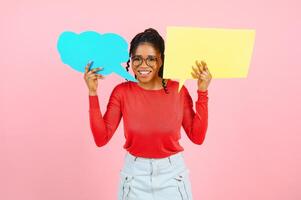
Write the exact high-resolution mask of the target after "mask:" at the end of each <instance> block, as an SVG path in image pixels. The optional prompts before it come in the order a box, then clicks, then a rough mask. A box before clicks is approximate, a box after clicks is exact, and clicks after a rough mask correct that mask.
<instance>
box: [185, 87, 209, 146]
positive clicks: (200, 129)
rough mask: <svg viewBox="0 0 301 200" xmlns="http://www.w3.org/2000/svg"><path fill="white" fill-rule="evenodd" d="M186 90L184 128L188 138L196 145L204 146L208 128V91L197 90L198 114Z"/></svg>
mask: <svg viewBox="0 0 301 200" xmlns="http://www.w3.org/2000/svg"><path fill="white" fill-rule="evenodd" d="M183 89H184V113H183V121H182V126H183V128H184V130H185V132H186V134H187V136H188V138H189V139H190V140H191V141H192V142H193V143H195V144H199V145H200V144H202V143H203V141H204V139H205V135H206V131H207V127H208V90H206V91H204V92H203V91H201V90H197V93H198V100H197V101H196V102H195V104H196V112H194V110H193V102H192V99H191V96H190V95H189V92H188V90H187V89H186V87H185V86H183Z"/></svg>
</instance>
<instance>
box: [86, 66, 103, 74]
mask: <svg viewBox="0 0 301 200" xmlns="http://www.w3.org/2000/svg"><path fill="white" fill-rule="evenodd" d="M100 70H103V67H98V68H94V69H92V70H90V71H89V72H88V75H90V74H94V73H95V72H98V71H100Z"/></svg>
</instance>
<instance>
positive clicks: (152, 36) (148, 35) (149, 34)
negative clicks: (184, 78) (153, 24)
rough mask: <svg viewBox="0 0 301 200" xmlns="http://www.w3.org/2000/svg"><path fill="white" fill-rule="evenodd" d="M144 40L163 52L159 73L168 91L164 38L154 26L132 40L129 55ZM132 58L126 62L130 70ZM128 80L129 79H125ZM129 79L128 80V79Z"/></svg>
mask: <svg viewBox="0 0 301 200" xmlns="http://www.w3.org/2000/svg"><path fill="white" fill-rule="evenodd" d="M142 42H148V43H151V44H152V45H153V46H154V47H155V48H156V49H157V50H159V52H160V53H161V60H162V66H161V67H160V69H159V72H158V75H159V77H161V78H162V86H163V88H164V91H165V93H166V94H167V93H168V90H167V87H166V79H164V78H163V66H164V50H165V45H164V40H163V38H162V37H161V35H160V34H159V33H158V31H156V30H155V29H153V28H148V29H145V30H144V32H141V33H138V34H137V35H136V36H135V37H134V38H133V39H132V41H131V45H130V51H129V57H131V55H132V53H133V52H134V51H135V50H136V48H137V47H138V45H139V44H140V43H142ZM129 63H130V59H129V60H128V61H127V63H126V71H129V67H130V64H129ZM135 78H136V79H137V76H136V74H135ZM125 80H127V79H125ZM127 81H128V80H127Z"/></svg>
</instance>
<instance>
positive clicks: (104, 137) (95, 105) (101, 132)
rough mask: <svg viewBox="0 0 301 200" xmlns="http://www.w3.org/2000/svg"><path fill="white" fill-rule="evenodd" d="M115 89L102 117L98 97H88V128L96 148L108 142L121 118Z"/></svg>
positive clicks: (118, 97) (119, 99) (117, 94)
mask: <svg viewBox="0 0 301 200" xmlns="http://www.w3.org/2000/svg"><path fill="white" fill-rule="evenodd" d="M117 88H118V87H115V88H114V89H113V91H112V93H111V96H110V99H109V102H108V105H107V110H106V112H105V114H104V116H102V114H101V111H100V107H99V102H98V96H90V95H89V117H90V118H89V119H90V128H91V131H92V134H93V137H94V141H95V144H96V145H97V146H98V147H101V146H104V145H105V144H107V143H108V142H109V140H110V139H111V138H112V136H113V134H114V133H115V131H116V129H117V127H118V125H119V122H120V120H121V117H122V113H121V97H120V93H118V90H117Z"/></svg>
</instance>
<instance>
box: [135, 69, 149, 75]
mask: <svg viewBox="0 0 301 200" xmlns="http://www.w3.org/2000/svg"><path fill="white" fill-rule="evenodd" d="M138 72H139V74H140V75H148V74H150V73H151V72H152V71H150V70H138Z"/></svg>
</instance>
